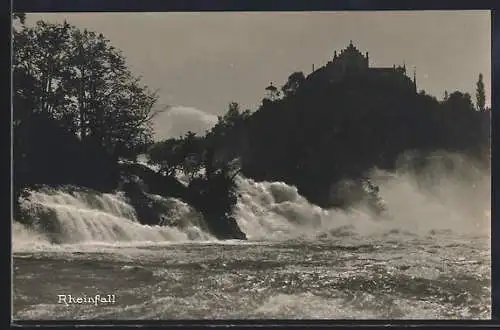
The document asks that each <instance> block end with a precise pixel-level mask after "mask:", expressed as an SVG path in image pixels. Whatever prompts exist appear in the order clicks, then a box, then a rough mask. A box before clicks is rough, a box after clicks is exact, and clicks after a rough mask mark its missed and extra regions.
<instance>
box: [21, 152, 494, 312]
mask: <svg viewBox="0 0 500 330" xmlns="http://www.w3.org/2000/svg"><path fill="white" fill-rule="evenodd" d="M446 162H448V163H446ZM410 163H411V162H410ZM407 164H408V162H406V163H405V161H404V160H403V165H402V166H400V167H399V169H398V171H396V172H394V173H387V172H383V171H377V170H374V171H372V172H371V173H370V174H369V176H370V178H371V179H372V181H373V182H375V183H376V184H377V185H378V186H379V187H380V191H379V193H380V197H381V198H382V199H383V200H384V202H385V204H386V213H383V215H376V214H373V212H370V209H369V208H367V207H366V203H364V201H359V202H358V203H355V204H354V205H353V206H352V207H351V208H350V209H349V210H346V211H339V210H333V209H332V210H327V209H322V208H320V207H318V206H315V205H312V204H311V203H309V202H308V201H307V200H306V199H305V198H304V197H303V196H301V195H300V194H299V193H298V191H297V189H296V188H295V187H293V186H290V185H287V184H285V183H282V182H256V181H254V180H251V179H246V178H243V177H238V178H237V185H238V190H239V194H240V197H239V199H238V203H237V205H236V208H235V210H234V216H235V218H236V220H237V221H238V224H239V226H240V228H241V229H242V231H243V232H245V233H246V234H247V236H248V238H249V240H248V241H245V242H243V241H238V240H227V241H216V240H215V239H214V238H213V237H211V236H210V235H208V234H207V233H206V231H205V230H204V222H203V219H202V218H200V216H199V214H198V213H197V212H196V211H195V210H193V208H192V207H190V206H189V205H188V204H186V203H184V202H182V201H179V200H176V199H171V198H164V197H161V196H155V195H149V198H150V199H151V200H154V201H155V203H159V204H161V205H162V210H163V209H164V210H165V213H164V218H163V221H161V224H159V225H158V226H145V225H142V224H140V223H139V221H138V219H137V215H136V212H135V210H134V209H133V207H132V206H131V205H130V204H129V203H128V201H127V200H126V199H125V197H124V195H123V194H121V193H116V194H99V193H96V192H89V191H80V190H79V191H74V190H52V189H42V190H39V191H31V192H29V193H28V194H27V196H26V197H25V198H24V199H23V200H21V207H22V209H23V210H24V211H25V213H26V214H28V215H29V216H30V218H31V219H33V220H34V221H33V225H32V226H30V227H27V226H25V225H22V224H21V223H19V222H14V223H13V227H12V231H13V250H14V262H13V270H14V275H13V282H14V298H13V300H14V301H13V314H14V318H15V319H213V318H221V319H238V318H240V319H243V318H259V319H262V318H265V319H269V318H319V319H334V318H341V319H374V318H379V319H434V318H435V319H449V318H452V319H487V318H490V317H491V315H490V312H491V308H490V306H491V301H490V297H491V274H490V263H491V257H490V246H489V245H490V240H489V235H490V199H491V198H490V176H489V173H488V171H487V170H484V169H481V168H480V167H476V166H475V165H474V164H473V163H472V162H469V161H466V160H464V159H463V158H460V157H458V158H457V157H455V156H448V157H447V158H446V161H444V162H443V160H442V159H441V158H439V157H437V158H436V161H435V163H433V162H430V163H429V165H428V166H427V168H425V169H424V170H422V171H420V172H417V171H415V170H414V169H413V168H411V167H410V166H405V165H407ZM443 164H444V165H443ZM59 293H61V294H72V295H75V296H88V297H92V296H94V295H96V294H101V295H106V294H115V295H116V297H117V298H116V299H117V303H116V304H114V305H109V304H108V305H99V306H94V305H69V306H66V305H64V304H61V303H59V302H58V300H57V294H59Z"/></svg>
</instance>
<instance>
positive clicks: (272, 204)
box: [235, 155, 491, 240]
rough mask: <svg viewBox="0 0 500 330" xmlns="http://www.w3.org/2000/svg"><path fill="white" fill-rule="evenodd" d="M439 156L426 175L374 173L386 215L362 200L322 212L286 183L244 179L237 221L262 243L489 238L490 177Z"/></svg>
mask: <svg viewBox="0 0 500 330" xmlns="http://www.w3.org/2000/svg"><path fill="white" fill-rule="evenodd" d="M434 157H435V160H434V161H431V162H429V164H428V165H427V167H426V168H425V169H423V171H422V172H423V173H424V174H416V173H414V172H412V171H411V169H410V168H408V166H401V167H400V169H399V170H398V171H396V172H395V173H388V172H384V171H380V170H373V171H372V172H371V173H370V175H369V176H370V178H371V180H372V181H374V182H375V183H376V184H377V185H378V186H379V187H380V193H379V194H380V197H381V198H382V199H383V201H384V204H385V207H386V211H387V212H385V213H383V214H382V215H376V214H374V213H373V212H372V211H370V209H369V208H367V207H366V203H365V202H364V201H357V202H356V203H355V204H354V205H353V206H352V207H351V208H350V209H349V210H348V211H339V210H338V209H330V210H327V209H322V208H320V207H318V206H316V205H313V204H311V203H309V202H308V201H307V199H305V198H304V197H303V196H301V195H299V193H298V191H297V188H295V187H293V186H289V185H287V184H285V183H283V182H256V181H253V180H250V179H245V178H241V177H240V178H238V187H239V194H240V198H239V201H238V204H237V206H236V210H235V215H236V219H237V220H238V223H239V225H240V227H241V228H242V230H243V231H244V232H245V233H246V234H247V236H248V237H249V238H250V239H257V240H266V239H267V240H269V239H270V240H274V239H291V238H320V237H328V236H338V235H339V234H342V235H349V234H352V235H363V236H369V235H375V234H383V233H395V232H401V233H406V234H413V235H427V234H429V233H431V234H432V233H434V232H436V231H452V232H454V233H456V234H469V235H480V236H484V235H486V236H488V235H489V233H490V221H491V220H490V217H491V213H490V209H491V198H490V196H491V190H490V189H491V178H490V175H489V173H487V171H485V170H484V169H481V168H478V167H475V166H474V163H471V162H467V161H465V160H464V159H463V158H462V157H459V156H455V155H451V156H450V155H447V156H440V155H435V156H434ZM440 157H441V158H440ZM442 157H445V160H444V161H448V162H449V163H451V165H448V167H451V169H450V168H444V167H443V166H442V163H443V160H442ZM485 172H486V173H485Z"/></svg>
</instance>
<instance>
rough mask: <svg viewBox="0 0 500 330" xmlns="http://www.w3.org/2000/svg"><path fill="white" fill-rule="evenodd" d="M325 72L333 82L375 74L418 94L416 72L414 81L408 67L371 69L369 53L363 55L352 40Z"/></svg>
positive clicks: (335, 53)
mask: <svg viewBox="0 0 500 330" xmlns="http://www.w3.org/2000/svg"><path fill="white" fill-rule="evenodd" d="M325 70H326V72H327V74H328V77H329V78H330V80H331V81H339V80H341V79H343V78H344V77H346V76H352V75H359V74H366V73H369V74H375V75H378V76H386V77H394V78H396V79H398V80H399V81H401V83H404V84H405V85H408V86H409V87H411V88H412V89H413V90H414V91H415V93H416V92H417V81H416V72H415V70H414V71H413V81H412V80H411V79H410V78H409V77H408V76H407V73H406V65H403V66H395V65H393V66H392V67H385V68H384V67H378V68H375V67H370V58H369V56H368V52H366V54H365V55H363V54H362V53H361V52H360V51H359V50H358V49H357V48H356V46H354V45H353V43H352V40H351V41H350V43H349V45H348V46H347V47H346V48H345V49H342V50H341V51H340V53H337V51H335V52H334V54H333V59H332V60H331V61H329V62H328V63H327V64H326V66H325ZM313 73H314V72H313Z"/></svg>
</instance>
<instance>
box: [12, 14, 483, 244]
mask: <svg viewBox="0 0 500 330" xmlns="http://www.w3.org/2000/svg"><path fill="white" fill-rule="evenodd" d="M14 19H18V20H20V23H21V28H20V29H18V30H15V31H14V35H13V38H14V59H13V76H14V100H13V102H14V118H13V120H14V122H13V124H14V187H15V189H14V191H15V201H16V216H15V217H16V219H17V220H19V221H29V219H27V217H25V216H24V215H23V214H21V212H20V210H19V208H18V207H17V200H18V198H19V196H20V195H21V194H22V192H23V189H24V188H31V189H37V187H38V186H40V185H45V186H47V185H48V186H61V185H64V186H67V185H71V186H73V187H74V186H79V187H86V188H87V189H95V190H98V191H113V190H115V189H121V190H124V191H125V192H126V193H127V195H128V197H129V198H130V200H131V204H132V205H134V206H135V208H136V210H137V212H138V215H139V219H140V221H142V222H144V223H148V224H158V223H160V221H161V220H160V217H161V215H160V210H159V209H158V208H155V205H154V203H153V202H152V201H151V200H149V199H148V197H147V194H145V192H152V193H155V194H159V195H163V196H171V197H177V198H180V199H183V200H185V201H186V202H188V203H190V204H191V205H192V206H193V207H195V208H196V209H197V210H198V211H199V212H201V213H202V214H203V216H204V218H205V221H206V223H207V227H208V230H209V231H210V232H211V233H213V234H214V235H215V236H216V237H218V238H222V239H224V238H245V235H244V234H243V233H242V232H241V230H240V229H239V228H238V226H237V224H236V221H235V220H234V219H233V218H232V217H231V211H232V209H233V207H234V205H235V204H236V201H237V197H238V196H237V192H236V183H235V178H236V175H237V174H239V173H242V174H243V175H245V176H247V177H250V178H253V179H256V180H268V181H277V180H280V181H284V182H286V183H288V184H292V185H296V186H297V187H298V189H299V192H300V193H301V194H302V195H303V196H305V197H306V198H308V199H309V200H310V201H311V202H313V203H315V204H318V205H320V206H323V207H347V206H348V201H347V200H345V199H343V198H342V196H339V194H337V191H336V187H338V185H337V183H339V182H340V181H341V180H342V179H353V180H355V181H356V180H357V181H359V182H361V181H360V180H361V179H362V178H363V177H364V176H365V173H366V172H367V171H368V170H370V169H371V168H373V167H378V168H381V169H387V170H392V169H394V168H395V167H396V163H397V159H398V157H399V156H400V155H401V154H402V153H404V152H407V151H416V152H418V154H419V155H422V161H423V162H424V161H425V157H424V156H425V154H426V153H429V152H433V151H436V150H447V151H454V152H460V153H463V154H467V155H469V156H471V157H474V158H476V159H477V160H479V161H482V162H484V163H487V162H489V159H488V157H487V155H488V154H489V137H490V132H489V122H490V112H489V109H486V108H485V96H484V84H483V82H482V76H481V75H480V76H479V81H478V82H477V95H476V100H477V102H476V104H477V106H476V107H475V106H474V105H473V103H472V100H471V97H470V95H468V94H463V93H461V92H458V91H457V92H453V93H450V94H449V95H448V92H446V97H445V98H444V99H443V100H441V101H438V100H437V99H436V98H435V97H432V96H430V95H426V94H425V92H424V91H420V92H417V82H416V79H415V74H414V75H413V79H411V78H409V77H408V76H407V72H406V67H405V66H402V67H401V66H398V67H396V66H393V67H389V68H373V67H370V63H369V57H368V52H367V53H366V54H365V55H363V54H362V53H361V52H360V51H359V50H358V49H357V48H356V47H355V46H354V45H353V44H352V42H351V43H350V44H349V45H348V46H347V48H346V49H344V50H342V51H341V52H340V53H339V54H337V52H336V51H335V52H334V54H333V57H332V60H331V61H330V62H328V63H327V64H326V65H325V66H323V67H320V68H318V69H316V70H314V69H313V72H312V73H311V74H309V75H307V76H306V75H304V73H302V72H294V73H292V74H291V75H290V76H289V78H288V80H287V81H286V82H285V84H284V85H283V87H282V88H281V93H280V90H279V89H278V88H277V87H275V86H274V85H273V84H271V85H270V86H269V87H267V88H265V89H266V91H267V92H268V94H269V95H268V97H266V98H264V99H263V101H262V104H261V106H260V107H259V108H258V109H257V110H256V111H255V112H253V113H252V112H251V111H250V110H246V111H243V112H242V111H240V109H239V106H238V104H237V103H234V102H233V103H231V104H230V105H229V109H228V111H227V113H226V114H225V115H224V116H221V117H219V119H218V122H217V124H216V125H215V126H214V127H213V128H212V129H210V130H209V131H208V132H206V134H205V135H204V136H197V135H195V134H193V133H191V132H188V133H187V134H186V135H185V136H182V137H178V138H174V139H168V140H166V141H161V142H157V143H153V141H152V138H151V121H152V119H153V117H154V115H155V113H156V111H155V110H154V109H155V104H156V101H157V96H156V94H155V93H154V92H151V91H150V90H149V89H148V88H147V86H143V85H141V83H140V80H139V79H137V78H136V77H134V76H133V75H132V74H131V72H130V71H129V70H128V69H127V66H126V62H125V59H124V57H123V55H122V54H121V53H120V52H119V51H118V50H117V49H115V48H114V47H113V46H112V45H111V44H110V42H109V41H108V40H107V39H105V38H104V36H102V35H101V34H98V33H94V32H90V31H87V30H84V31H81V30H79V29H77V28H76V27H74V26H71V25H70V24H68V23H66V22H65V23H63V24H49V23H45V22H38V23H37V24H36V26H34V27H27V26H24V24H23V20H24V16H23V15H17V16H15V17H14ZM144 153H146V154H147V155H148V156H149V159H150V160H149V161H150V162H151V163H153V164H155V165H158V166H159V168H160V169H159V171H157V172H156V171H153V170H151V169H150V168H148V167H146V166H143V165H140V164H138V163H135V162H134V160H135V159H136V157H137V155H139V154H144ZM125 160H129V161H125ZM201 169H204V171H200V170H201ZM178 172H182V173H184V174H186V175H187V176H188V181H189V184H188V185H187V186H185V185H183V184H181V183H180V182H179V181H178V180H177V179H176V174H177V173H178ZM72 189H77V188H72ZM373 191H376V189H375V190H373Z"/></svg>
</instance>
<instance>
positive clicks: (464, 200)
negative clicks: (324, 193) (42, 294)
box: [13, 162, 491, 245]
mask: <svg viewBox="0 0 500 330" xmlns="http://www.w3.org/2000/svg"><path fill="white" fill-rule="evenodd" d="M456 163H457V164H459V166H458V167H456V168H455V171H454V172H453V171H452V172H449V171H448V170H446V171H445V170H444V169H439V168H437V169H436V168H434V169H433V171H431V172H432V173H434V174H433V175H434V176H430V177H429V178H427V179H425V178H424V179H422V178H419V179H417V178H416V177H415V176H414V175H412V174H411V173H410V172H409V171H408V170H403V171H401V172H398V173H391V174H388V173H382V174H383V175H381V173H380V172H379V173H376V172H374V173H373V177H374V178H375V179H374V180H375V181H377V180H378V181H377V184H378V185H379V186H380V195H381V197H382V198H383V199H384V200H385V202H386V204H387V207H388V214H387V215H386V216H382V217H378V218H376V217H375V216H374V215H373V214H371V213H370V212H369V211H368V210H367V209H366V208H363V206H362V205H361V204H360V205H355V207H354V208H353V209H351V210H350V211H349V212H346V211H339V210H326V209H322V208H320V207H318V206H316V205H313V204H311V203H309V202H308V201H307V200H306V199H305V198H304V197H303V196H301V195H300V194H299V193H298V191H297V188H295V187H293V186H290V185H287V184H285V183H282V182H256V181H254V180H251V179H246V178H243V177H238V178H237V185H238V192H239V195H240V197H239V199H238V203H237V205H236V207H235V209H234V216H235V219H236V220H237V222H238V225H239V226H240V228H241V230H242V231H243V232H244V233H245V234H246V235H247V238H248V239H250V240H276V239H291V238H305V239H307V238H311V239H316V238H328V237H330V236H332V235H333V236H338V235H358V234H361V235H364V234H366V235H371V234H376V233H387V232H390V231H391V230H392V231H394V230H397V231H402V232H409V233H413V234H427V233H429V232H430V231H433V230H453V231H457V232H464V233H469V234H474V233H478V234H489V222H490V197H489V196H490V181H491V180H490V177H489V175H486V174H483V173H482V172H481V171H475V172H474V171H471V166H470V164H469V163H460V162H456ZM460 164H461V165H460ZM464 171H465V172H464ZM445 172H446V173H447V174H446V173H445ZM429 173H430V172H429ZM467 173H468V174H467ZM471 173H472V174H471ZM377 178H379V179H377ZM380 178H383V179H380ZM436 178H438V179H439V180H438V181H437V179H436ZM426 182H427V183H428V182H432V183H434V185H433V188H432V189H430V188H429V187H426V188H425V187H424V188H425V189H424V188H423V187H422V186H426ZM436 182H439V184H438V185H436V184H435V183H436ZM149 197H150V198H152V199H154V200H156V201H158V202H160V203H161V204H163V205H165V209H166V210H168V211H165V216H164V221H163V223H161V226H146V225H142V224H140V223H139V222H138V221H137V218H136V213H135V210H134V208H133V207H132V206H131V205H130V204H128V203H127V201H126V199H125V198H124V196H123V195H122V194H120V193H117V194H98V193H95V192H85V191H77V192H74V191H73V192H71V193H70V192H66V191H62V190H50V189H45V190H41V191H37V192H34V191H33V192H31V193H30V194H28V197H26V198H24V199H22V200H21V207H22V208H23V209H24V211H25V212H26V213H29V214H30V215H31V217H32V218H34V219H35V226H34V228H30V229H25V228H21V226H20V225H19V224H16V225H15V227H14V231H13V235H14V245H16V242H17V244H20V242H26V241H36V242H40V241H41V240H43V239H42V237H47V240H49V241H51V242H56V243H77V242H110V243H115V242H165V241H177V242H178V241H188V240H201V241H208V240H215V239H214V238H213V237H212V236H211V235H209V234H207V231H206V230H205V227H204V223H203V219H202V218H201V216H200V215H199V213H197V212H196V211H194V209H193V208H192V207H190V206H189V205H188V204H186V203H184V202H182V201H180V200H177V199H174V198H164V197H161V196H155V195H149Z"/></svg>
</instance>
